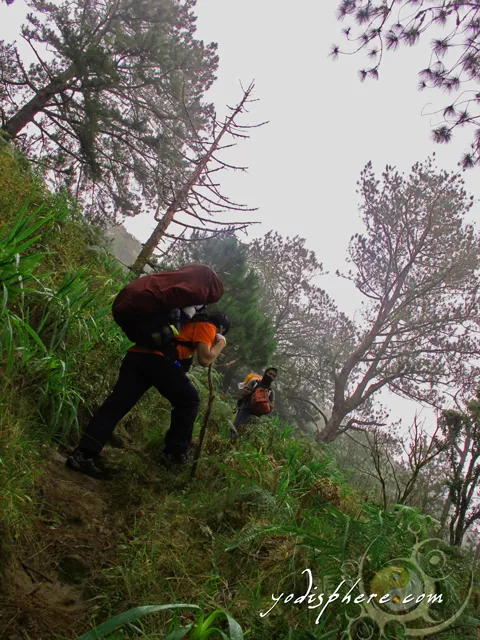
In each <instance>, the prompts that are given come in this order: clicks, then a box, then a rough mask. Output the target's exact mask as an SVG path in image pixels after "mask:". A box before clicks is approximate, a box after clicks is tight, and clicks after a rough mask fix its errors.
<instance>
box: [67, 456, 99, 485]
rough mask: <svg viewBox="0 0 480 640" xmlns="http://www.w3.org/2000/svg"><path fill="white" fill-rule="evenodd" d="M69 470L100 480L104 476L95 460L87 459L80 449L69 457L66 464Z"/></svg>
mask: <svg viewBox="0 0 480 640" xmlns="http://www.w3.org/2000/svg"><path fill="white" fill-rule="evenodd" d="M65 464H66V465H67V467H68V468H69V469H72V470H73V471H80V472H81V473H85V474H86V475H87V476H92V478H99V477H100V476H101V475H102V472H101V470H100V469H99V468H98V467H97V466H96V464H95V461H94V459H93V458H86V457H85V454H84V453H83V452H82V451H79V450H78V449H75V451H74V452H73V453H72V454H71V455H69V456H68V458H67V461H66V463H65Z"/></svg>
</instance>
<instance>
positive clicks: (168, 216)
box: [130, 85, 253, 278]
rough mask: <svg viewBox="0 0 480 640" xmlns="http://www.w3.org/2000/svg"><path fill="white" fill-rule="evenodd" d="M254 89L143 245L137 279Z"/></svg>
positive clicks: (134, 269) (228, 121)
mask: <svg viewBox="0 0 480 640" xmlns="http://www.w3.org/2000/svg"><path fill="white" fill-rule="evenodd" d="M252 88H253V85H252V86H251V87H250V88H249V89H247V91H245V93H244V95H243V98H242V100H241V102H240V103H239V104H238V106H237V107H236V108H235V110H234V111H233V112H232V114H231V115H230V116H229V117H228V118H227V119H226V120H225V123H224V125H223V127H222V128H221V130H220V132H219V134H218V135H217V137H216V138H215V139H214V141H213V142H212V144H211V145H210V147H209V149H208V151H207V152H206V153H205V155H204V156H203V158H202V159H201V160H200V162H199V163H198V165H197V167H196V169H195V170H194V171H193V172H192V175H191V176H190V178H189V179H188V180H187V182H186V184H185V185H184V186H183V187H182V188H181V189H180V191H179V192H178V194H177V195H176V197H175V198H174V200H173V202H172V203H171V204H170V206H169V207H168V209H167V211H166V213H165V215H164V216H163V218H162V219H161V220H160V222H159V223H158V225H157V226H156V227H155V229H154V231H153V233H152V235H151V236H150V238H149V239H148V240H147V242H146V243H145V244H144V245H143V247H142V250H141V251H140V253H139V254H138V256H137V259H136V260H135V262H134V263H133V265H132V266H131V267H130V270H131V271H133V273H134V274H135V275H136V277H137V278H138V277H139V276H140V275H141V274H142V272H143V269H144V268H145V265H146V263H147V261H148V260H149V259H150V256H151V255H152V253H153V252H154V250H155V249H156V248H157V246H158V244H159V243H160V241H161V240H162V238H163V236H164V235H165V232H166V230H167V228H168V226H169V225H170V223H171V222H172V221H173V219H174V217H175V214H176V213H177V211H179V210H180V209H181V208H182V206H183V204H184V203H185V201H186V200H187V198H188V195H189V193H190V191H191V189H192V188H193V187H194V186H195V184H196V183H197V181H198V179H199V178H200V176H201V175H202V174H203V172H204V171H205V169H206V168H207V166H208V163H209V162H210V160H211V158H212V156H213V154H214V153H215V152H216V151H217V149H218V146H219V144H220V142H221V140H222V138H223V136H224V135H225V134H226V133H228V132H229V131H230V127H231V125H232V123H233V121H234V119H235V117H236V116H237V115H238V114H239V113H240V112H241V110H242V109H243V106H244V104H245V102H246V101H247V99H248V97H249V95H250V92H251V90H252Z"/></svg>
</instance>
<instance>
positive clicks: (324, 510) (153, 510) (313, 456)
mask: <svg viewBox="0 0 480 640" xmlns="http://www.w3.org/2000/svg"><path fill="white" fill-rule="evenodd" d="M27 200H29V205H28V208H27V209H25V211H24V214H23V215H24V218H23V220H24V225H23V227H19V228H18V230H17V233H16V237H13V238H12V237H10V238H7V235H8V230H9V229H11V228H12V226H13V225H14V224H15V221H16V220H18V214H19V211H21V210H22V207H23V205H24V203H25V202H26V201H27ZM40 205H42V206H43V208H42V209H41V210H39V206H40ZM38 221H42V225H41V226H40V227H39V228H38V230H37V231H36V232H34V233H30V234H29V230H30V231H31V230H32V225H34V224H36V223H37V222H38ZM22 233H23V234H27V235H26V236H25V238H27V240H28V239H32V238H36V239H35V241H34V242H32V244H31V245H30V246H28V247H24V242H25V238H23V239H19V238H20V236H21V235H22ZM0 237H1V238H2V240H0V259H1V260H2V262H1V263H0V268H1V270H0V274H1V275H0V278H1V281H0V287H1V288H2V289H3V292H4V298H3V299H4V300H5V292H6V293H7V294H8V299H7V303H6V304H5V305H3V306H2V307H1V314H0V343H1V348H2V354H1V356H0V374H1V378H0V398H1V404H0V459H1V465H0V484H1V486H2V498H1V500H2V501H1V513H0V519H1V520H0V526H1V531H2V540H1V545H0V562H1V563H2V569H3V570H2V587H1V592H0V629H3V630H4V631H5V633H7V631H8V634H7V635H6V636H5V637H7V638H8V637H9V635H12V636H14V635H15V634H16V635H19V636H20V637H26V638H32V639H35V640H42V639H45V640H47V639H48V640H50V639H51V638H53V637H56V638H73V637H74V636H75V634H80V633H83V632H85V631H87V630H88V629H89V628H90V627H91V626H92V624H93V621H94V620H95V621H97V623H98V622H101V621H103V620H105V619H106V618H107V617H108V616H110V615H115V614H118V613H119V612H121V611H124V610H126V609H128V608H130V607H133V606H136V605H143V604H162V603H173V602H177V603H178V602H183V603H195V604H197V605H199V606H200V607H201V608H202V609H204V610H205V611H206V612H207V613H209V612H211V611H213V610H215V609H216V608H222V609H228V610H229V611H230V612H231V613H232V615H233V616H234V617H235V618H236V619H237V620H238V621H239V622H240V624H241V625H242V628H243V629H244V630H248V633H249V637H251V638H268V639H275V638H278V640H285V639H286V638H290V637H291V638H297V639H300V638H304V639H306V638H307V637H308V635H307V633H306V632H304V631H305V630H307V629H310V630H311V632H314V633H315V634H316V635H315V637H317V638H321V637H325V638H326V637H340V630H344V629H345V628H346V619H345V614H346V613H348V614H350V615H358V612H359V609H358V607H356V606H353V605H352V606H350V607H345V605H339V604H338V603H336V604H335V603H334V604H333V605H331V606H330V607H329V608H328V609H327V610H326V612H325V613H324V615H323V616H322V619H321V621H320V623H319V624H318V625H316V624H315V618H316V616H317V615H318V613H319V610H318V609H316V610H312V611H308V609H307V607H306V606H305V605H304V606H298V605H297V606H294V605H292V604H290V605H283V604H280V605H278V606H277V607H275V609H274V610H273V611H272V612H271V614H269V615H268V616H266V617H264V618H262V617H260V616H259V612H260V611H267V610H268V609H269V608H270V606H271V604H272V600H271V596H272V594H278V595H280V594H281V593H282V592H285V595H287V594H288V593H290V592H291V591H292V590H293V589H294V590H295V592H296V594H297V595H300V594H302V593H303V592H304V590H305V586H306V580H305V576H303V577H302V571H303V570H304V569H305V568H307V567H309V568H311V569H312V571H313V573H314V576H315V579H316V584H317V585H318V590H319V591H321V590H324V591H326V592H328V593H332V592H333V590H334V589H335V587H336V586H337V585H338V584H339V582H340V581H341V575H342V570H341V568H342V566H343V567H344V569H345V567H351V563H350V561H358V560H359V559H361V557H362V555H363V554H364V553H365V551H366V550H367V548H369V545H371V544H372V543H373V545H372V546H371V547H370V549H369V558H370V560H369V563H370V565H372V564H373V563H374V564H375V566H376V567H377V568H378V567H379V566H381V565H382V563H385V562H388V561H390V560H391V559H393V558H398V557H409V556H410V554H411V552H412V548H413V544H414V537H413V536H412V534H411V528H412V526H414V527H415V528H420V529H422V532H423V534H424V535H426V534H427V530H428V526H429V521H428V519H426V518H423V517H422V516H421V515H418V514H417V513H416V512H414V511H413V510H409V509H405V510H402V511H396V512H391V513H386V512H381V511H380V510H379V509H378V508H376V507H374V506H372V505H362V504H361V500H360V497H359V496H358V495H356V493H355V491H354V490H353V489H352V488H351V487H349V486H348V485H347V484H346V483H345V482H344V480H343V479H342V476H341V474H340V472H339V471H338V468H337V466H336V464H335V461H334V460H333V459H332V458H331V457H330V456H329V455H328V453H327V452H321V451H320V450H319V449H318V448H317V447H315V446H314V445H312V444H311V443H309V442H308V441H305V440H298V439H296V438H293V437H291V433H290V431H289V429H288V428H284V429H282V428H280V426H279V425H276V424H272V423H271V421H269V420H268V419H264V420H263V421H262V424H260V425H259V426H258V428H257V429H256V430H255V432H254V433H251V434H250V435H249V436H248V437H245V438H243V439H242V441H241V442H240V443H239V444H238V445H237V446H236V447H232V446H231V445H230V444H229V443H228V442H227V441H226V438H225V435H226V430H227V428H228V420H229V419H231V417H232V410H231V405H232V403H231V400H229V399H228V398H220V397H217V398H216V400H215V404H214V411H213V416H212V420H211V424H210V431H209V439H208V442H207V445H206V450H205V454H206V456H207V458H206V459H205V460H203V461H202V462H201V463H200V465H199V469H198V477H197V479H196V480H195V481H193V482H192V481H189V478H188V476H187V475H185V474H184V475H179V476H175V475H171V474H169V473H168V472H166V471H164V470H162V469H161V468H160V467H158V465H157V459H158V454H159V451H160V447H161V442H162V435H163V433H164V431H165V429H166V427H167V424H168V418H169V411H168V403H166V402H165V401H164V400H163V399H161V398H158V397H157V396H156V394H155V393H154V392H151V393H149V394H147V396H146V397H145V398H144V400H143V401H142V403H141V404H140V405H139V407H138V408H137V409H136V410H135V411H134V412H132V414H131V416H129V417H128V418H127V419H126V420H125V421H124V424H123V430H122V429H121V430H120V431H121V433H123V438H122V442H121V445H122V446H121V448H112V447H108V448H107V449H106V451H105V458H106V461H107V463H108V464H109V466H110V467H111V469H112V475H111V479H110V480H108V481H106V482H104V483H99V482H98V481H94V480H92V479H90V478H85V477H83V476H80V477H79V476H78V475H76V474H73V473H71V472H69V471H68V470H66V469H65V468H64V466H63V461H64V452H65V447H66V446H68V445H69V444H71V443H72V442H74V441H75V439H76V437H77V435H78V432H79V430H81V429H82V428H83V426H84V425H85V423H86V421H87V420H88V417H89V414H90V412H91V411H93V410H94V409H95V407H96V406H98V404H99V403H100V402H101V401H102V400H103V398H104V397H105V394H106V393H107V392H108V389H109V388H110V387H111V385H112V383H113V382H114V380H115V376H116V373H117V368H118V364H119V362H120V359H121V356H122V354H123V353H124V351H125V347H126V343H125V341H124V339H123V338H122V335H121V334H120V333H119V332H118V330H117V328H116V326H115V325H114V324H113V322H112V321H111V320H110V316H109V312H110V305H111V301H112V298H113V296H114V295H115V294H116V292H117V291H118V289H119V288H120V287H121V285H122V282H123V279H124V275H123V274H122V273H121V272H120V271H119V270H118V268H117V265H116V264H115V261H114V260H112V258H111V257H110V256H109V255H108V254H106V253H104V252H102V251H98V244H99V239H98V238H99V236H98V234H96V233H95V231H94V230H93V229H92V228H91V227H88V225H86V224H85V223H84V222H83V221H82V219H81V216H80V215H79V214H78V212H77V211H76V209H75V204H74V203H72V202H68V201H67V200H65V199H64V198H61V197H53V196H52V195H51V194H49V193H48V192H47V191H46V189H45V187H44V185H43V182H42V180H41V178H38V177H35V176H33V175H32V172H31V169H30V167H29V165H28V163H27V162H26V161H25V160H23V159H22V158H21V157H19V156H18V155H17V154H15V153H13V152H12V151H11V150H10V149H9V148H8V147H7V146H0ZM22 245H23V246H22ZM92 246H93V247H95V246H97V250H94V249H92ZM20 249H22V250H21V251H19V250H20ZM17 253H20V257H19V258H16V257H15V256H16V255H17ZM35 256H37V257H38V262H37V263H36V265H34V266H32V265H31V264H30V263H29V260H32V259H34V258H35ZM22 269H23V273H24V280H23V284H22V283H19V282H18V278H17V277H12V278H8V277H7V276H8V274H10V275H12V274H15V273H18V270H20V271H22ZM29 274H30V275H35V278H31V279H30V280H28V276H29ZM22 286H23V290H22ZM192 378H193V380H194V382H195V384H196V385H197V386H198V388H199V389H200V391H201V395H202V402H203V404H202V411H204V410H205V404H206V395H207V391H206V375H205V371H204V370H201V369H195V370H194V371H193V374H192ZM77 415H78V421H77ZM201 418H202V414H200V417H199V422H200V421H201ZM197 426H198V425H197ZM445 553H446V556H445V557H446V559H447V561H448V563H449V564H451V565H452V569H453V573H452V574H451V576H450V577H449V579H448V581H447V582H446V583H442V585H441V591H442V593H443V594H444V599H445V600H446V603H447V604H446V605H444V608H443V609H442V608H439V609H438V611H439V615H440V616H441V617H443V618H445V617H447V614H448V615H449V614H450V613H452V612H455V611H456V610H457V609H458V607H459V606H460V603H461V602H462V599H463V598H464V597H465V595H466V593H467V583H468V571H467V563H466V561H465V560H464V558H463V556H462V554H460V553H459V552H457V551H456V550H453V549H448V548H447V549H445ZM345 563H346V564H345ZM368 570H369V571H370V574H369V575H370V577H371V575H373V573H372V566H369V569H368ZM477 579H478V577H477ZM468 613H469V615H477V617H478V611H475V607H474V604H471V605H470V608H469V611H468ZM195 615H196V614H192V613H189V612H182V613H180V614H177V615H175V616H174V615H173V614H172V613H160V614H156V615H155V616H151V617H149V618H144V619H143V621H142V622H141V623H138V624H137V625H136V627H137V629H139V630H140V631H134V630H133V629H132V628H130V630H129V631H126V632H125V635H124V634H123V633H122V634H121V635H117V636H115V638H120V637H125V638H126V637H132V638H133V637H150V638H153V637H155V638H157V637H163V635H162V633H160V630H162V631H164V630H165V629H166V628H167V626H168V625H170V626H172V625H175V624H176V623H177V622H178V623H180V622H183V623H185V622H188V621H189V620H193V618H194V617H195ZM295 630H296V631H295ZM300 630H304V631H302V633H300ZM1 633H2V631H0V638H1V637H2V635H1ZM141 633H143V634H144V635H143V636H142V635H141ZM473 633H474V631H473V630H472V629H469V628H468V627H464V628H462V629H460V630H458V631H455V630H454V628H452V630H450V631H447V632H446V633H443V634H442V635H439V636H438V637H442V638H447V640H448V639H449V640H453V639H454V638H458V639H460V638H468V637H475V636H474V635H473ZM157 634H159V635H157ZM113 637H114V636H112V639H113ZM398 637H402V636H401V635H400V634H399V635H398ZM434 637H436V636H434Z"/></svg>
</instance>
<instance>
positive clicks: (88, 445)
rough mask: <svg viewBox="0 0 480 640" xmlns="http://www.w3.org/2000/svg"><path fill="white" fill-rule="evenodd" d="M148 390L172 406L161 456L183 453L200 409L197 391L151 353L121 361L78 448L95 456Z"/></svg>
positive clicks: (131, 355) (176, 369)
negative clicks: (109, 392)
mask: <svg viewBox="0 0 480 640" xmlns="http://www.w3.org/2000/svg"><path fill="white" fill-rule="evenodd" d="M150 387H155V388H156V389H157V391H159V393H161V394H162V396H164V397H165V398H166V399H167V400H168V401H169V402H170V403H171V404H172V405H173V411H172V415H171V420H170V428H169V430H168V431H167V433H166V435H165V452H167V453H171V454H172V455H174V456H180V455H181V454H183V453H186V452H187V451H188V448H189V446H190V442H191V440H192V433H193V426H194V423H195V418H196V416H197V413H198V409H199V406H200V398H199V395H198V392H197V390H196V389H195V387H194V386H193V384H192V383H191V382H190V380H189V379H188V378H187V376H186V375H185V373H184V372H183V371H182V369H181V368H180V367H176V366H175V365H174V364H173V361H172V360H169V359H167V358H164V357H163V356H159V355H156V354H154V353H152V354H150V353H137V352H131V351H129V352H128V353H127V355H126V356H125V358H124V359H123V362H122V366H121V367H120V374H119V377H118V380H117V383H116V385H115V387H114V389H113V391H112V393H111V394H110V395H109V396H108V398H107V399H106V400H105V402H104V403H103V404H102V406H101V407H100V408H99V409H98V411H97V412H96V413H95V415H94V416H93V418H92V419H91V421H90V424H89V425H88V427H87V430H86V432H85V434H84V435H83V437H82V439H81V440H80V443H79V445H78V448H79V449H80V450H82V451H84V452H85V453H86V454H88V455H89V456H94V457H95V456H97V455H98V454H99V453H100V451H101V450H102V449H103V447H104V446H105V443H106V442H107V440H108V438H109V437H110V436H111V435H112V433H113V431H114V429H115V427H116V426H117V424H118V422H119V421H120V420H121V419H122V418H123V417H124V416H125V415H126V414H127V413H128V412H129V411H130V410H131V409H132V408H133V407H134V406H135V405H136V403H137V402H138V401H139V400H140V398H141V397H142V396H143V394H144V393H145V392H146V391H147V390H148V389H150Z"/></svg>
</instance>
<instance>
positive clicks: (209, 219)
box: [130, 83, 265, 277]
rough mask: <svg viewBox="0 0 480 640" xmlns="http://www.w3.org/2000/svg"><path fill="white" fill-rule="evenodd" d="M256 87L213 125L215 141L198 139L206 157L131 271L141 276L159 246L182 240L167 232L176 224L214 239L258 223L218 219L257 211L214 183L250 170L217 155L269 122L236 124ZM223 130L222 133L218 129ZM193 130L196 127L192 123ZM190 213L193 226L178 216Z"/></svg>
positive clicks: (160, 219)
mask: <svg viewBox="0 0 480 640" xmlns="http://www.w3.org/2000/svg"><path fill="white" fill-rule="evenodd" d="M253 88H254V85H253V83H252V84H250V86H249V87H248V89H247V90H246V91H244V93H243V98H242V100H241V101H240V102H239V104H238V105H237V106H236V107H235V108H232V107H229V110H230V112H231V113H230V115H229V116H228V117H226V118H225V121H224V122H223V124H221V125H220V123H218V122H216V121H215V123H214V126H213V140H211V141H210V142H209V143H207V142H205V141H200V140H198V139H197V140H196V142H197V143H200V144H201V146H202V148H203V155H202V156H201V157H200V159H198V160H196V166H195V167H194V168H193V170H192V172H191V174H190V176H189V177H188V179H187V181H186V182H185V184H184V185H183V187H181V188H180V189H179V190H178V191H177V193H176V194H175V195H174V197H173V199H172V201H171V202H170V204H169V206H168V207H167V209H166V211H165V212H164V213H163V214H161V213H160V210H159V209H160V207H157V212H156V214H155V220H156V221H157V222H158V224H157V226H156V227H155V229H154V230H153V233H152V235H151V236H150V238H149V239H148V240H147V241H146V242H145V244H144V245H143V248H142V250H141V251H140V253H139V255H138V256H137V259H136V260H135V262H134V263H133V265H132V266H131V267H130V270H131V271H132V272H133V273H134V274H135V275H136V276H137V277H138V276H140V275H141V273H142V272H143V270H144V268H145V265H146V264H147V262H148V261H149V259H150V257H151V256H152V254H153V252H154V251H155V250H156V249H157V247H158V245H159V243H160V242H161V241H162V240H164V238H169V239H174V240H176V239H178V237H179V236H178V234H169V233H167V229H168V228H169V227H170V225H172V224H176V225H179V226H180V227H182V228H183V231H184V232H185V231H192V230H195V229H197V230H199V229H200V230H203V231H208V232H211V235H210V236H208V237H212V236H214V235H218V234H219V233H222V230H223V232H225V230H228V231H230V232H232V231H233V230H240V229H245V228H246V227H248V226H249V225H251V224H256V223H254V222H245V221H244V222H237V221H228V222H226V221H220V220H218V218H216V216H218V215H220V214H221V213H224V212H225V211H230V212H232V211H237V212H251V211H256V209H252V208H248V207H247V206H246V205H242V204H238V203H235V202H232V201H231V200H230V199H229V198H227V197H226V196H224V195H222V193H221V192H220V190H219V186H220V185H219V183H218V180H214V175H215V174H218V172H221V171H223V170H229V169H230V170H234V171H246V169H247V167H239V166H234V165H231V164H228V163H227V162H224V161H223V160H220V159H219V158H218V156H217V153H218V152H219V151H221V150H222V149H227V148H230V147H232V146H234V143H230V144H226V145H223V146H222V145H221V143H222V141H223V139H224V138H225V137H230V138H231V139H238V138H248V137H249V136H248V135H247V133H246V132H247V130H249V129H252V128H257V127H260V126H262V125H263V124H265V123H260V124H257V125H250V126H249V125H240V124H238V123H237V122H236V118H237V117H238V116H239V115H241V114H243V113H245V111H246V105H247V104H248V103H249V102H251V100H250V96H251V93H252V91H253ZM218 127H220V130H219V131H218V133H215V132H216V130H217V129H218ZM192 128H193V124H192ZM180 213H183V214H186V216H189V217H190V218H193V224H188V223H187V222H185V221H182V220H179V218H178V217H177V214H180Z"/></svg>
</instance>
